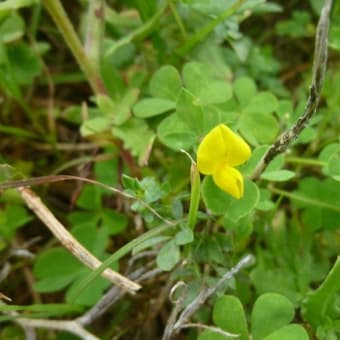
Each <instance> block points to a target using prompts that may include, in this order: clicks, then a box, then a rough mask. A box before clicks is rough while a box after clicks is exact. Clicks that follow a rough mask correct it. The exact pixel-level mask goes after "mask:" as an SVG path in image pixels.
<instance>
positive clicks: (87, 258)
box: [18, 188, 141, 293]
mask: <svg viewBox="0 0 340 340" xmlns="http://www.w3.org/2000/svg"><path fill="white" fill-rule="evenodd" d="M18 191H19V193H20V195H21V197H22V199H23V200H24V201H25V203H26V204H27V206H28V207H29V208H30V209H31V210H32V211H33V212H34V213H35V214H36V216H37V217H38V218H39V219H40V220H41V221H42V222H43V223H44V224H45V225H46V227H47V228H49V229H50V231H51V232H52V233H53V235H54V236H55V237H56V238H57V239H58V240H59V241H60V242H61V243H62V244H63V246H64V247H65V248H66V249H67V250H68V251H70V252H71V253H72V254H73V255H74V256H75V257H77V258H78V259H79V260H80V261H81V262H82V263H84V264H85V265H86V266H88V267H90V268H91V269H96V268H98V267H99V266H100V265H101V264H102V262H101V261H99V260H98V259H97V258H96V257H95V256H93V255H92V254H91V253H90V252H89V251H88V250H87V249H86V248H85V247H84V246H83V245H82V244H80V243H79V242H78V241H77V240H76V239H75V238H74V237H73V236H72V235H71V234H70V233H69V232H68V231H67V230H66V229H65V227H64V226H63V225H62V224H61V223H60V222H59V221H58V220H57V219H56V217H55V216H54V215H53V214H52V213H51V211H50V210H49V209H48V208H47V207H46V206H45V204H44V203H43V202H42V201H41V199H40V197H38V196H37V195H36V194H35V193H34V192H33V191H32V190H30V189H28V188H19V189H18ZM102 276H103V277H105V278H106V279H108V280H110V281H111V282H112V283H114V284H116V285H117V286H119V287H121V288H122V289H125V290H127V291H128V292H130V293H134V292H135V291H137V290H139V289H140V288H141V286H140V285H139V284H137V283H135V282H133V281H131V280H129V279H127V278H126V277H124V276H123V275H121V274H119V273H117V272H115V271H114V270H112V269H109V268H106V269H105V270H104V271H103V272H102Z"/></svg>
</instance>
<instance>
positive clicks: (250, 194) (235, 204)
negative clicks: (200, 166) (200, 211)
mask: <svg viewBox="0 0 340 340" xmlns="http://www.w3.org/2000/svg"><path fill="white" fill-rule="evenodd" d="M202 196H203V200H204V203H205V205H206V207H207V208H208V209H209V210H210V211H212V212H213V213H215V214H218V215H225V218H228V219H230V220H232V221H233V222H237V221H238V220H239V219H240V218H242V217H244V216H246V215H248V214H249V213H250V212H251V211H252V210H253V209H254V208H255V206H256V204H257V202H258V200H259V191H258V189H257V186H256V184H254V183H253V182H251V181H250V180H248V179H246V180H245V182H244V196H243V197H242V198H241V199H239V200H238V199H235V198H233V197H231V196H230V195H228V194H227V193H225V192H224V191H222V190H221V189H219V188H218V187H217V186H216V184H215V183H214V181H213V180H212V177H211V176H207V177H206V178H205V179H204V181H203V185H202Z"/></svg>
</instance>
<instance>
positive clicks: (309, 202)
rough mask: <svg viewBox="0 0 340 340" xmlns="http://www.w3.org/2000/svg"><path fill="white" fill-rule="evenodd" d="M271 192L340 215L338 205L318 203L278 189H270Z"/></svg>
mask: <svg viewBox="0 0 340 340" xmlns="http://www.w3.org/2000/svg"><path fill="white" fill-rule="evenodd" d="M269 190H270V191H271V192H273V193H274V194H279V195H282V196H284V197H288V198H290V199H293V200H296V201H300V202H303V203H306V204H310V205H315V206H318V207H321V208H326V209H329V210H333V211H336V212H338V213H340V207H339V206H337V205H333V204H330V203H325V202H323V201H318V200H315V199H312V198H308V197H305V196H302V195H298V194H293V193H291V192H288V191H285V190H281V189H277V188H269Z"/></svg>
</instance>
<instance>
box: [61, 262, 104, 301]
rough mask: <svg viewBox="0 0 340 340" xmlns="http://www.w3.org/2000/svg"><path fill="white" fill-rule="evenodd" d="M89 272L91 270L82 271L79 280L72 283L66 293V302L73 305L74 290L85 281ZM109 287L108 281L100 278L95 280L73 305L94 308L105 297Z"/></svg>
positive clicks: (84, 269)
mask: <svg viewBox="0 0 340 340" xmlns="http://www.w3.org/2000/svg"><path fill="white" fill-rule="evenodd" d="M89 272H90V270H89V269H87V268H83V269H82V271H81V275H79V276H78V278H77V280H75V281H74V282H73V283H72V285H71V286H70V288H69V289H68V290H67V292H66V302H68V303H71V300H72V299H71V298H72V295H73V292H74V289H76V288H77V286H78V284H79V282H81V281H82V280H84V278H85V277H86V276H87V275H88V274H89ZM109 285H110V282H109V281H108V280H105V279H104V278H102V277H100V276H99V277H97V278H96V279H95V280H93V282H91V283H90V284H89V286H88V287H86V288H85V289H84V290H83V291H82V293H81V295H80V296H79V297H77V298H76V299H75V300H74V301H72V303H74V304H77V305H84V306H92V305H94V304H95V303H96V302H98V300H99V299H100V298H101V297H102V296H103V293H104V290H105V289H106V288H108V287H109Z"/></svg>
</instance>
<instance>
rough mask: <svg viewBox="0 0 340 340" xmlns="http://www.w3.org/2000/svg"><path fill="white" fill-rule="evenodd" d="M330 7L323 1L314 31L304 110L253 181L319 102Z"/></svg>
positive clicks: (264, 159) (271, 149)
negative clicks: (312, 58) (310, 76)
mask: <svg viewBox="0 0 340 340" xmlns="http://www.w3.org/2000/svg"><path fill="white" fill-rule="evenodd" d="M331 7H332V0H325V4H324V6H323V8H322V10H321V15H320V19H319V23H318V26H317V30H316V38H315V51H314V61H313V72H312V84H311V86H310V88H309V96H308V99H307V103H306V106H305V110H304V112H303V113H302V115H301V116H300V117H299V119H298V120H297V121H296V123H295V124H294V125H293V126H292V127H290V128H289V129H288V130H287V131H286V132H284V133H283V134H282V135H281V136H280V137H279V138H278V140H277V141H276V142H275V143H274V144H273V145H272V146H270V147H269V149H268V150H267V151H266V153H265V154H264V156H263V157H262V159H261V160H260V162H259V163H258V164H257V166H256V168H255V170H254V172H253V174H252V176H251V179H253V180H256V179H258V178H259V177H260V175H261V174H262V172H263V171H264V170H265V169H266V167H267V165H268V164H269V163H270V162H271V160H272V159H274V158H275V157H276V156H277V155H278V154H280V153H282V152H284V151H286V150H287V148H288V146H289V145H290V144H291V143H292V141H294V140H295V139H296V138H297V137H298V136H299V135H300V133H301V132H302V130H303V129H304V128H305V127H306V125H307V124H308V123H309V121H310V119H311V118H312V117H313V115H314V114H315V112H316V109H317V106H318V104H319V100H320V95H321V89H322V84H323V80H324V77H325V73H326V64H327V51H328V50H327V46H328V31H329V17H330V11H331Z"/></svg>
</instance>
